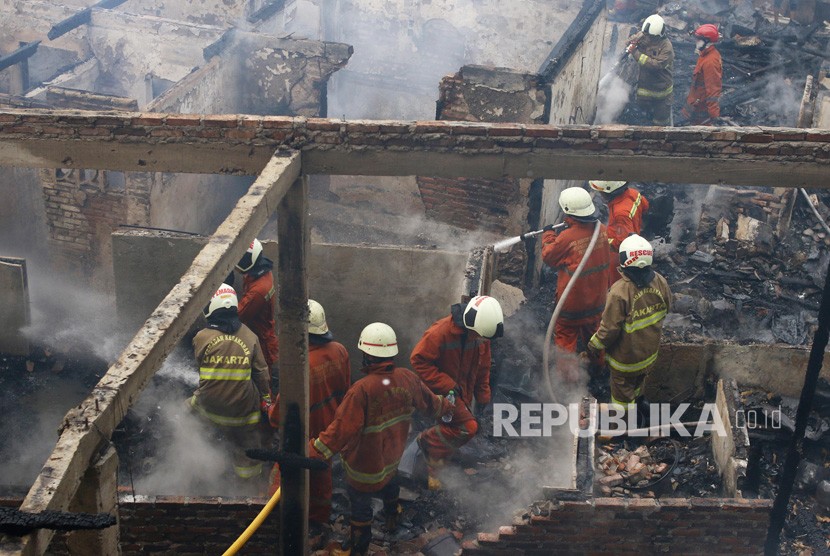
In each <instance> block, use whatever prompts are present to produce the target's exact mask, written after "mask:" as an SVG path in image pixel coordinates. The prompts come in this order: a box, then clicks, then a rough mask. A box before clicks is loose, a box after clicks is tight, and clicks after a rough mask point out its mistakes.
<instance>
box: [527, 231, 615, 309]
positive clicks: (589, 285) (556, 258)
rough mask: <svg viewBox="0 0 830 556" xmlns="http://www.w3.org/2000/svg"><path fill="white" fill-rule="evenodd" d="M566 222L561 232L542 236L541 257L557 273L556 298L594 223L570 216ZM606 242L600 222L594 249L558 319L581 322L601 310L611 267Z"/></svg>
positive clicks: (546, 233) (603, 305)
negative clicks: (566, 225)
mask: <svg viewBox="0 0 830 556" xmlns="http://www.w3.org/2000/svg"><path fill="white" fill-rule="evenodd" d="M565 222H566V223H567V224H568V226H569V227H568V228H567V229H566V230H563V231H562V232H561V233H559V234H556V233H555V232H553V231H549V232H545V233H544V234H543V235H542V260H544V261H545V264H547V265H548V266H550V267H553V268H555V269H556V270H557V272H558V278H557V283H556V298H557V300H559V299H561V298H562V293H563V292H564V291H565V288H566V287H567V286H568V282H570V280H571V276H573V273H574V272H575V271H576V267H577V266H579V262H580V261H581V260H582V256H583V255H584V254H585V251H586V250H587V249H588V244H589V243H591V236H592V235H593V234H594V225H595V224H594V223H593V222H580V221H578V220H575V219H573V218H571V217H570V216H567V217H565ZM607 245H608V234H607V231H606V228H605V226H603V225H600V231H599V237H597V242H596V244H595V245H594V249H593V251H591V254H590V255H589V256H588V260H587V262H586V263H585V266H584V267H583V268H582V272H581V273H580V275H579V278H578V279H577V282H576V284H574V287H573V288H572V289H571V292H570V293H569V294H568V298H567V299H566V300H565V303H564V306H563V307H562V311H561V312H560V313H559V316H560V318H563V319H568V320H572V321H580V320H583V319H591V318H595V317H596V316H597V315H599V314H600V313H602V310H603V308H604V307H605V295H606V292H607V290H608V280H609V272H610V270H611V267H610V261H611V256H610V254H609V251H608V248H607V247H606V246H607Z"/></svg>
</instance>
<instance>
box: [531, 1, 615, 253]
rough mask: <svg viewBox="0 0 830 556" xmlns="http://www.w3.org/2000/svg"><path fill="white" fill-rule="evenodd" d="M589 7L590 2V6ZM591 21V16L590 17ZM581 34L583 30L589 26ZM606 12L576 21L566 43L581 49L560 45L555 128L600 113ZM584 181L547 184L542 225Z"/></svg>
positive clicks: (552, 113)
mask: <svg viewBox="0 0 830 556" xmlns="http://www.w3.org/2000/svg"><path fill="white" fill-rule="evenodd" d="M587 4H588V3H587V2H586V5H587ZM586 17H587V16H586ZM586 25H587V29H582V31H583V32H584V35H583V32H578V33H576V31H577V30H578V28H579V27H580V26H583V27H584V26H586ZM605 25H606V10H605V9H600V10H599V11H598V12H597V15H596V16H595V17H593V20H588V21H580V20H577V21H574V23H572V24H571V29H569V32H568V33H566V34H565V36H564V37H563V38H562V41H563V42H564V41H568V40H571V41H574V42H575V38H578V37H582V38H581V42H579V43H577V45H578V46H575V45H573V44H570V45H569V44H557V46H556V49H557V50H560V51H561V52H562V53H563V57H562V59H560V60H558V62H559V63H558V64H557V65H556V67H555V72H552V74H551V75H549V76H548V79H549V80H551V90H550V99H551V102H550V112H549V114H550V119H549V123H551V124H586V123H592V122H593V120H594V114H595V113H596V109H597V84H598V83H599V79H600V70H601V68H602V53H603V42H604V40H605ZM574 34H575V36H574ZM583 183H584V182H583V181H582V180H579V181H574V180H545V188H544V190H543V192H542V207H541V211H540V222H541V223H542V224H553V223H555V222H557V221H559V220H560V219H561V214H562V211H561V209H560V207H559V194H560V193H561V192H562V190H563V189H565V188H568V187H579V186H581V185H582V184H583ZM541 264H542V262H541V257H537V268H541Z"/></svg>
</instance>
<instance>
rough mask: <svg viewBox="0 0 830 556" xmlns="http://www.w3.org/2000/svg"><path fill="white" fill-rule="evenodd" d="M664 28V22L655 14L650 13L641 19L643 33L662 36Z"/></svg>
mask: <svg viewBox="0 0 830 556" xmlns="http://www.w3.org/2000/svg"><path fill="white" fill-rule="evenodd" d="M665 30H666V22H665V21H663V18H662V17H660V16H659V15H657V14H654V15H650V16H648V17H647V18H646V20H645V21H643V33H645V34H646V35H651V36H652V37H662V36H663V33H664V32H665Z"/></svg>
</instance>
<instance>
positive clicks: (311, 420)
mask: <svg viewBox="0 0 830 556" xmlns="http://www.w3.org/2000/svg"><path fill="white" fill-rule="evenodd" d="M351 381H352V379H351V367H350V365H349V353H348V352H347V351H346V348H345V347H343V344H341V343H338V342H327V343H325V344H314V343H310V344H309V345H308V404H309V405H308V437H309V438H316V437H317V436H318V435H319V434H320V433H321V432H323V431H324V430H326V427H328V426H329V424H331V422H332V421H333V420H334V414H335V412H336V411H337V406H339V405H340V403H341V402H342V401H343V397H344V396H345V395H346V391H347V390H348V389H349V385H350V384H351ZM279 401H280V397H279V396H277V399H276V401H275V402H274V404H273V405H272V406H271V408H270V409H269V411H268V420H269V422H270V423H271V426H273V427H276V428H279V426H280V406H279Z"/></svg>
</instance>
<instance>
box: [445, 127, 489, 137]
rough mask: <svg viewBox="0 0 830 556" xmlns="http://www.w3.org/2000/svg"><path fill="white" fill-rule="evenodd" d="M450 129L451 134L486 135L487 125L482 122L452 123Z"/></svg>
mask: <svg viewBox="0 0 830 556" xmlns="http://www.w3.org/2000/svg"><path fill="white" fill-rule="evenodd" d="M450 129H451V130H452V134H453V135H474V136H482V135H487V126H486V125H483V124H480V125H475V124H452V126H450Z"/></svg>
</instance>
